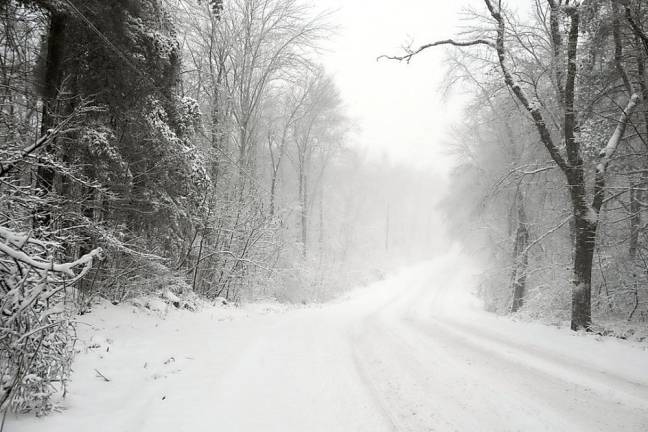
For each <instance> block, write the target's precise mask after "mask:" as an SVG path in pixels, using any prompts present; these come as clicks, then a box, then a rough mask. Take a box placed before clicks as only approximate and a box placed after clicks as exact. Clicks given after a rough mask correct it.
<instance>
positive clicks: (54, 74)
mask: <svg viewBox="0 0 648 432" xmlns="http://www.w3.org/2000/svg"><path fill="white" fill-rule="evenodd" d="M66 20H67V18H66V17H65V16H63V15H61V14H57V13H51V14H50V20H49V28H48V34H47V46H46V48H47V53H46V56H45V70H44V74H43V80H42V84H41V93H42V100H43V112H42V117H41V135H45V134H46V133H47V131H48V130H50V129H52V128H54V126H55V125H56V114H57V111H58V109H57V98H58V92H59V88H60V86H61V80H62V78H61V75H62V73H61V71H62V68H63V54H64V46H65V27H66ZM44 150H45V151H46V152H51V151H52V149H51V146H47V147H46V148H45V149H44ZM54 174H55V173H54V170H53V169H52V168H49V167H39V168H38V169H37V176H36V182H37V184H38V187H39V188H40V189H41V190H42V191H43V194H48V193H49V192H51V191H52V188H53V186H54ZM35 216H36V217H35V218H34V223H35V225H36V226H45V225H48V224H49V221H50V219H51V215H50V214H49V210H47V209H45V208H41V209H39V210H38V211H37V214H36V215H35Z"/></svg>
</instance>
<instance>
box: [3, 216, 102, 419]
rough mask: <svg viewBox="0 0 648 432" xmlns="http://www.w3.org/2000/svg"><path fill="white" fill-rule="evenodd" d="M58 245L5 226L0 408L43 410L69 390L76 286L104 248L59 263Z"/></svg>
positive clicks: (43, 411) (51, 406) (37, 412)
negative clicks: (67, 261)
mask: <svg viewBox="0 0 648 432" xmlns="http://www.w3.org/2000/svg"><path fill="white" fill-rule="evenodd" d="M57 246H58V245H56V244H54V243H52V242H45V241H41V240H37V239H34V238H31V237H30V235H29V234H23V233H19V232H16V231H14V230H12V229H10V228H8V227H3V226H0V294H1V296H0V371H1V373H2V375H1V376H0V410H1V409H7V408H8V407H9V408H11V409H12V410H14V411H16V412H28V411H31V412H35V413H36V414H43V413H45V412H47V411H50V410H51V409H52V408H53V404H52V401H51V396H52V395H53V394H55V393H57V392H60V391H63V392H64V391H65V384H66V380H67V378H68V375H69V372H70V364H71V361H72V354H73V349H72V348H73V344H74V326H73V324H72V320H71V318H72V316H73V314H74V312H75V308H74V301H73V300H74V298H73V297H74V295H75V290H74V288H73V287H74V284H75V283H76V282H77V281H79V280H80V279H81V278H82V277H83V276H84V275H85V274H86V273H87V272H88V271H89V270H90V269H91V268H92V265H93V263H94V261H95V260H98V259H103V252H102V250H101V249H95V250H93V251H92V252H90V253H88V254H86V255H84V256H82V257H81V258H79V259H78V260H76V261H74V262H71V263H64V264H59V263H55V262H54V259H53V258H52V254H53V250H54V249H55V248H56V247H57Z"/></svg>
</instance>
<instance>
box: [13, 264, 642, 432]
mask: <svg viewBox="0 0 648 432" xmlns="http://www.w3.org/2000/svg"><path fill="white" fill-rule="evenodd" d="M471 266H472V265H471V264H470V262H469V260H467V259H466V258H465V257H462V256H461V255H460V254H457V253H449V254H448V255H447V256H445V257H442V258H440V259H437V260H436V261H434V262H432V263H427V264H424V265H420V266H417V267H413V268H410V269H408V270H405V271H403V272H401V273H399V274H397V275H395V276H393V277H391V278H389V279H388V280H385V281H382V282H379V283H376V284H373V285H371V286H369V287H366V288H364V289H362V290H360V291H358V292H355V293H354V294H353V295H350V296H348V297H347V298H345V299H341V300H339V301H337V302H335V303H333V304H328V305H324V306H321V307H309V308H304V309H299V310H293V311H289V312H286V313H279V314H270V315H266V316H261V317H256V318H255V317H250V318H244V319H240V320H233V321H231V322H229V321H224V322H221V321H220V320H219V321H218V322H214V321H213V317H212V318H211V319H208V314H207V315H204V314H203V316H202V318H201V317H197V318H195V319H194V321H192V322H191V323H189V324H187V321H186V320H187V318H186V317H185V318H183V320H182V323H184V324H182V325H185V326H186V328H180V327H178V328H175V329H174V326H175V327H177V326H178V325H179V324H178V322H172V321H170V320H168V321H167V322H165V324H163V325H162V326H161V327H160V328H158V324H157V323H155V324H154V325H155V328H153V327H151V328H150V329H149V330H150V331H151V332H150V334H151V335H155V336H154V337H153V336H152V337H151V338H148V339H146V341H145V340H144V339H143V338H142V334H149V333H146V332H147V331H149V330H147V329H146V328H144V327H142V326H140V327H138V328H134V329H132V330H131V333H132V334H131V336H129V337H132V339H125V340H123V341H122V342H121V345H120V344H119V343H118V342H115V347H114V348H113V349H111V351H110V356H112V357H110V356H109V355H108V354H106V353H104V354H102V355H101V356H100V357H90V356H88V357H83V358H81V359H80V360H79V363H78V364H77V367H76V369H77V372H76V374H75V377H74V378H75V380H79V381H80V380H82V379H83V377H84V376H85V377H90V378H88V379H91V380H92V381H91V382H90V385H89V386H87V387H84V386H80V388H78V389H77V390H75V388H74V386H73V387H72V397H71V403H70V405H71V406H70V407H69V408H68V410H67V411H66V412H64V413H62V414H58V415H54V416H50V417H48V418H45V419H40V420H38V421H37V422H30V421H26V420H25V419H20V420H18V421H16V420H15V419H10V421H9V423H8V425H9V429H8V430H17V431H33V430H48V431H52V432H54V431H61V432H63V431H65V432H76V431H82V430H83V431H85V430H96V431H103V430H105V431H133V432H135V431H137V432H141V431H155V432H161V431H173V432H177V431H192V432H195V431H215V430H218V431H231V432H245V431H263V432H269V431H277V432H278V431H281V432H292V431H294V432H319V431H322V432H333V431H341V432H342V431H344V432H350V431H367V432H369V431H370V432H381V431H471V432H472V431H483V432H486V431H497V432H502V431H570V432H576V431H587V432H595V431H626V432H630V431H637V432H645V431H647V430H648V351H646V350H642V349H640V348H639V347H633V346H631V345H630V344H628V343H624V342H622V341H615V340H597V339H595V338H593V337H591V336H585V335H578V334H573V333H571V332H568V331H565V330H558V329H553V328H548V327H544V326H540V325H533V324H524V323H515V322H512V321H510V320H507V319H501V318H497V317H494V316H491V315H489V314H486V313H484V312H481V311H480V309H479V307H478V305H477V304H476V303H477V302H476V301H475V300H474V298H472V297H471V296H470V295H468V294H466V290H465V288H466V287H469V286H470V285H471V284H473V283H474V280H473V279H472V278H471V277H470V275H469V274H468V273H469V272H467V271H466V269H469V268H471ZM201 320H202V321H201ZM151 325H153V324H151ZM172 329H173V330H172ZM197 329H199V331H198V330H197ZM153 330H154V331H153ZM197 331H198V333H197V334H196V332H197ZM189 332H191V333H192V334H194V337H184V336H183V335H187V334H189ZM122 337H123V338H126V336H122ZM138 337H139V338H140V339H138ZM154 338H159V339H154ZM143 343H149V344H150V345H144V346H140V345H141V344H143ZM160 346H168V347H169V348H168V349H169V350H171V349H173V355H174V361H173V362H172V363H171V364H168V363H169V362H168V361H166V362H164V363H161V362H158V363H159V364H160V368H167V369H160V370H158V371H156V372H155V374H152V375H149V376H147V377H141V378H138V376H136V375H134V374H133V373H131V372H130V371H131V369H133V368H135V367H137V368H138V369H137V370H138V371H140V372H138V373H140V374H141V373H142V372H141V371H143V370H147V371H149V369H150V367H147V366H146V365H147V364H154V363H155V362H154V361H153V360H151V358H152V357H153V354H152V353H153V352H155V349H159V347H160ZM136 347H139V348H140V351H138V353H139V354H137V355H138V356H139V357H137V356H135V354H132V353H131V354H128V350H129V349H130V350H134V349H135V348H136ZM120 353H123V355H122V354H120ZM163 354H164V355H163ZM158 357H159V358H160V359H162V358H164V357H168V354H167V353H166V352H164V353H160V354H159V356H158ZM183 359H184V360H183ZM187 359H189V360H187ZM97 362H101V363H97ZM146 362H148V363H146ZM97 364H100V366H99V367H100V368H101V370H102V372H103V373H105V374H106V375H108V376H110V377H111V378H112V382H110V383H105V382H101V381H100V380H97V379H96V376H95V375H96V374H94V372H92V370H93V369H94V368H96V367H98V366H97ZM131 364H132V365H136V366H129V365H131ZM142 364H144V368H146V369H142ZM156 364H157V363H156ZM165 371H166V372H165ZM163 372H164V373H163ZM129 373H130V375H129ZM147 373H148V372H147ZM160 377H162V378H160ZM75 391H76V393H75ZM160 395H164V397H160ZM113 405H115V406H116V407H117V408H114V409H113V408H110V409H102V407H106V406H108V407H111V406H113ZM88 428H90V429H88Z"/></svg>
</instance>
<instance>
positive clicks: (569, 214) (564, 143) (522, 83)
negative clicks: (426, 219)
mask: <svg viewBox="0 0 648 432" xmlns="http://www.w3.org/2000/svg"><path fill="white" fill-rule="evenodd" d="M528 6H529V7H528V8H527V9H526V11H524V12H521V13H516V11H514V10H513V9H512V8H511V7H510V6H507V3H506V2H498V1H496V0H485V1H484V2H483V8H482V9H476V10H473V11H470V12H468V15H469V19H470V20H469V22H470V24H469V27H467V28H466V29H464V30H465V31H464V32H463V34H461V35H460V37H459V38H457V39H456V40H446V41H440V42H438V43H436V44H430V45H429V46H424V47H422V48H423V49H426V48H428V47H431V46H436V45H453V47H452V51H451V54H450V55H449V59H448V61H449V72H448V75H447V80H448V82H447V83H446V84H448V85H450V86H456V85H461V86H462V87H463V88H464V89H467V92H468V94H469V98H470V102H469V104H468V107H467V108H466V111H465V113H464V116H463V118H462V120H461V121H460V122H459V124H458V125H457V126H456V128H455V129H454V130H453V133H452V139H451V140H450V141H451V142H450V145H451V148H452V151H453V152H454V153H455V154H456V155H457V156H458V160H459V165H458V167H457V168H456V169H455V170H454V172H453V174H452V180H451V194H450V196H449V198H447V199H446V201H445V209H446V211H448V212H449V213H450V214H451V215H452V217H451V218H450V224H451V228H452V229H453V231H454V232H455V234H456V235H459V236H460V237H462V239H463V241H464V242H465V244H467V245H469V247H470V248H471V249H472V250H475V251H478V252H479V253H480V254H482V255H483V256H486V257H487V260H488V262H489V263H490V269H489V271H488V272H487V274H486V275H485V278H484V280H483V282H482V286H481V294H482V295H483V296H484V298H485V299H486V303H487V305H488V307H489V308H490V309H491V310H495V311H499V312H502V313H515V312H518V313H522V314H525V315H527V316H530V317H533V318H540V319H545V320H550V321H561V320H571V327H572V329H582V328H586V329H591V330H595V331H598V332H614V333H616V334H617V335H619V336H621V337H630V336H632V335H633V333H634V332H635V331H636V329H637V328H644V329H645V327H646V321H648V309H647V308H648V237H647V234H648V231H647V229H648V193H647V191H648V189H647V188H648V81H647V79H648V74H647V72H646V62H647V61H648V36H647V33H646V30H648V28H646V27H645V23H646V22H648V5H647V4H646V3H645V2H642V1H634V0H625V1H622V0H590V1H582V2H574V1H562V0H535V1H533V0H531V1H529V2H528ZM416 54H417V51H410V52H407V53H406V55H404V56H401V57H399V58H402V59H410V58H412V56H413V55H416ZM613 323H614V324H613ZM644 333H645V332H644Z"/></svg>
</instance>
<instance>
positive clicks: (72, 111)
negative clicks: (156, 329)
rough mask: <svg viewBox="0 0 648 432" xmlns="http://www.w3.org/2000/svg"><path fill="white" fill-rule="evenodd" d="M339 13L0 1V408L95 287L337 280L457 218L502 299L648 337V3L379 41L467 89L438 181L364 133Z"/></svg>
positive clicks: (195, 304)
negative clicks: (417, 39)
mask: <svg viewBox="0 0 648 432" xmlns="http://www.w3.org/2000/svg"><path fill="white" fill-rule="evenodd" d="M522 3H524V7H521V6H520V5H521V4H522ZM333 16H334V14H333V13H332V12H331V11H328V10H326V9H325V8H321V7H317V5H315V4H309V3H308V2H304V1H300V0H113V1H102V0H4V1H2V2H0V276H1V277H0V411H2V412H5V413H6V412H7V411H10V412H15V413H29V412H31V413H37V414H38V415H40V414H45V413H48V412H50V411H52V410H54V409H55V408H56V404H55V403H54V402H53V401H52V398H53V396H54V395H57V394H60V393H63V394H65V392H66V389H67V385H68V381H69V378H70V375H71V373H72V364H73V359H74V357H75V354H76V353H77V352H78V351H77V350H76V349H75V343H76V342H77V330H78V321H79V319H80V317H83V316H84V315H85V314H89V313H91V312H92V310H93V305H94V304H95V303H96V302H97V301H98V299H103V300H105V301H107V302H110V303H112V304H113V305H119V304H122V303H125V302H128V301H132V299H135V298H155V299H157V300H158V301H162V302H164V303H165V304H168V305H171V306H172V307H174V308H176V309H182V310H188V311H196V310H199V309H200V308H201V307H202V305H204V304H220V303H222V304H235V305H239V304H242V303H246V302H251V303H253V302H256V301H267V300H272V301H276V302H280V303H285V304H296V305H306V304H311V303H322V302H326V301H329V300H331V299H334V298H336V297H338V296H340V295H341V294H343V293H346V292H348V291H349V290H350V289H351V288H353V287H357V286H361V285H366V284H369V283H371V282H375V281H379V280H381V279H383V278H384V277H385V275H386V274H387V273H388V272H390V271H392V270H394V269H396V268H398V267H399V266H401V265H403V264H412V263H415V262H418V261H421V260H422V259H427V258H429V257H430V256H431V255H432V254H434V253H440V252H441V251H442V250H443V249H444V248H446V246H444V245H442V244H441V243H443V242H442V240H440V239H441V238H443V239H445V235H446V234H445V233H443V234H442V233H441V232H445V230H446V229H447V236H448V237H449V238H450V239H452V240H448V241H449V242H453V241H454V242H457V244H459V245H461V248H462V250H464V251H465V252H466V253H468V254H469V255H470V256H472V257H473V258H475V259H477V260H479V261H480V262H481V263H483V264H484V267H485V268H486V270H485V271H484V272H482V273H481V274H480V276H479V284H478V288H477V296H478V297H479V298H480V299H481V301H483V303H484V305H485V308H486V310H487V311H489V312H495V313H497V314H500V315H507V316H510V317H513V318H514V319H516V320H523V321H537V322H542V323H548V324H551V325H558V326H560V325H563V324H566V325H567V326H568V327H569V328H570V329H571V330H574V331H579V330H582V331H585V332H587V333H594V334H597V335H601V336H607V335H611V336H614V337H616V338H620V339H633V340H639V341H642V340H645V339H646V338H648V72H647V71H646V67H647V65H646V63H647V62H648V28H647V26H648V24H645V23H647V22H648V4H646V3H645V2H643V1H642V0H583V1H580V2H579V1H572V0H529V1H525V2H515V1H511V2H508V3H507V2H504V1H501V0H483V2H481V1H480V2H477V3H476V4H475V5H474V7H472V8H470V9H466V10H465V11H464V21H463V22H464V26H463V27H462V28H459V29H457V31H456V33H455V34H453V35H447V36H448V37H452V38H451V39H440V40H438V41H430V42H429V43H427V44H425V45H419V46H411V45H410V46H407V47H405V48H403V49H402V50H401V51H400V52H393V53H389V54H386V55H380V54H381V53H376V55H375V56H374V57H373V58H374V59H375V57H378V59H377V61H376V64H377V67H381V65H385V64H392V63H402V64H401V65H400V66H402V67H403V68H407V67H409V66H410V65H409V64H410V63H412V65H413V64H415V63H416V62H417V61H420V58H421V57H424V56H431V55H445V56H446V57H445V60H444V65H445V67H446V71H445V81H444V82H443V83H441V87H443V90H444V91H445V92H447V93H453V94H459V95H460V97H461V98H462V99H463V100H465V106H464V107H463V109H462V114H461V117H460V118H459V119H458V120H457V121H456V122H455V124H453V125H452V126H450V127H449V128H448V131H447V133H446V135H447V139H446V140H445V143H444V146H445V148H444V151H445V152H446V153H449V154H451V155H452V158H453V160H454V161H455V164H454V166H453V167H452V169H451V170H449V175H448V176H447V179H445V180H444V181H440V180H439V178H440V174H438V173H435V172H425V171H421V170H418V169H414V168H412V167H408V166H403V165H399V164H397V163H393V162H392V161H389V160H387V159H383V160H370V159H368V158H367V157H365V155H364V154H363V151H362V150H361V149H360V148H359V147H358V146H357V145H356V143H355V142H356V141H357V137H358V125H357V122H356V121H355V119H354V117H353V115H352V114H351V113H349V111H348V109H347V105H346V102H345V96H344V94H342V92H341V90H340V88H339V86H338V84H337V82H336V76H335V74H333V73H331V72H330V71H329V70H328V69H327V67H326V66H325V63H324V61H323V52H324V51H325V47H326V43H327V40H329V39H330V38H332V37H333V36H334V35H335V32H336V28H335V27H336V26H335V19H334V18H333ZM388 49H389V47H386V48H385V50H384V53H387V52H388ZM433 51H437V52H436V54H433ZM444 53H445V54H444ZM367 55H373V53H368V54H367ZM385 85H389V83H385ZM376 91H377V92H379V89H376ZM394 109H395V110H397V109H398V107H394ZM395 145H397V143H396V144H395ZM441 177H442V176H441ZM441 183H442V184H443V185H444V186H445V185H446V183H447V190H446V191H445V193H443V194H442V196H439V193H438V189H439V187H440V186H439V184H441ZM437 215H442V216H439V217H440V218H443V220H444V223H443V224H438V223H437V219H436V218H437ZM443 241H445V240H443ZM461 271H462V270H461V269H457V271H456V273H461ZM152 304H153V303H152ZM102 376H103V375H102ZM104 378H106V377H104ZM106 380H108V378H106ZM3 424H4V420H3ZM0 430H2V427H0Z"/></svg>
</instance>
